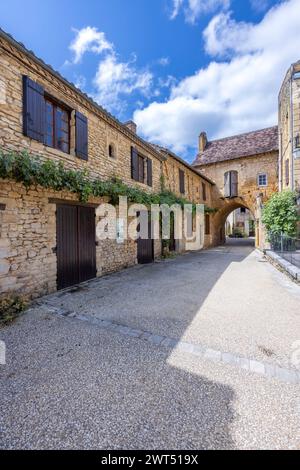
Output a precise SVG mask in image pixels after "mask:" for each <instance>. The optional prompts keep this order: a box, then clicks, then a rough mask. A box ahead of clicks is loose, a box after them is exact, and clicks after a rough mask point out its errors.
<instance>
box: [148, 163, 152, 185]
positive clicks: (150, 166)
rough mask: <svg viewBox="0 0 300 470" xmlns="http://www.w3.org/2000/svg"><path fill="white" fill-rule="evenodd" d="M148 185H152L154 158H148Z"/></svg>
mask: <svg viewBox="0 0 300 470" xmlns="http://www.w3.org/2000/svg"><path fill="white" fill-rule="evenodd" d="M147 185H148V186H152V160H151V159H150V158H147Z"/></svg>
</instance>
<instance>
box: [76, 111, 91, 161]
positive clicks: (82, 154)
mask: <svg viewBox="0 0 300 470" xmlns="http://www.w3.org/2000/svg"><path fill="white" fill-rule="evenodd" d="M75 120H76V156H77V157H79V158H81V159H82V160H87V159H88V120H87V118H86V117H85V116H84V115H83V114H81V113H79V111H76V112H75Z"/></svg>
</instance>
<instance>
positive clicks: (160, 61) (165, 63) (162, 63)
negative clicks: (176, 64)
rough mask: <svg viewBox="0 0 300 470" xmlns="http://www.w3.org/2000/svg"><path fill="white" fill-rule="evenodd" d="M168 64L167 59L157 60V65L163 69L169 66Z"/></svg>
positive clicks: (168, 60)
mask: <svg viewBox="0 0 300 470" xmlns="http://www.w3.org/2000/svg"><path fill="white" fill-rule="evenodd" d="M169 63H170V59H169V57H161V58H160V59H158V64H159V65H162V66H163V67H166V66H167V65H169Z"/></svg>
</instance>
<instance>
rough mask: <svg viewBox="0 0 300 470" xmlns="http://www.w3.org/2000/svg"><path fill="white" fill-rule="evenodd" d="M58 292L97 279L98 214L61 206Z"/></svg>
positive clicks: (92, 211) (91, 209) (58, 222)
mask: <svg viewBox="0 0 300 470" xmlns="http://www.w3.org/2000/svg"><path fill="white" fill-rule="evenodd" d="M56 232H57V288H58V289H63V288H65V287H69V286H72V285H74V284H78V283H79V282H83V281H87V280H88V279H92V278H94V277H95V276H96V244H95V210H94V209H93V208H92V207H82V206H73V205H67V204H59V205H58V206H57V216H56Z"/></svg>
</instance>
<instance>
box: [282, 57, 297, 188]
mask: <svg viewBox="0 0 300 470" xmlns="http://www.w3.org/2000/svg"><path fill="white" fill-rule="evenodd" d="M299 72H300V64H295V65H294V66H292V67H290V69H289V70H288V72H287V74H286V76H285V79H284V81H283V83H282V86H281V89H280V93H279V110H278V126H279V136H280V157H279V158H280V174H279V178H280V189H281V190H283V189H287V188H289V189H291V188H292V187H294V189H295V190H297V191H300V147H299V148H297V146H296V140H295V139H296V137H297V136H298V135H299V139H300V77H299V76H298V78H294V79H293V80H292V76H293V74H294V73H296V74H297V73H299ZM294 77H295V76H294ZM291 104H292V107H291ZM299 145H300V144H299Z"/></svg>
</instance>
